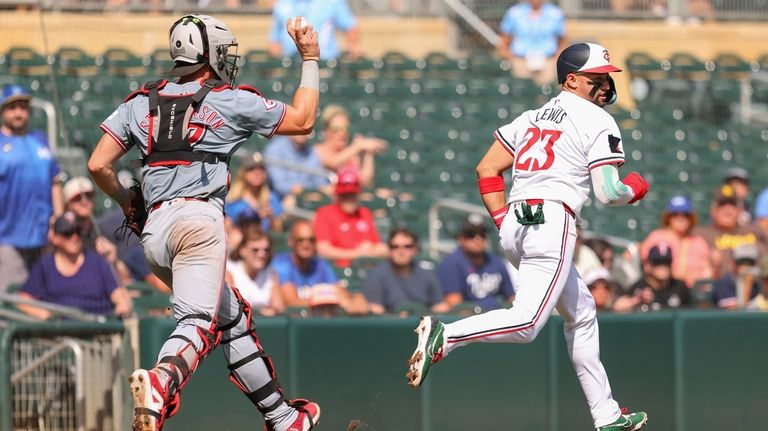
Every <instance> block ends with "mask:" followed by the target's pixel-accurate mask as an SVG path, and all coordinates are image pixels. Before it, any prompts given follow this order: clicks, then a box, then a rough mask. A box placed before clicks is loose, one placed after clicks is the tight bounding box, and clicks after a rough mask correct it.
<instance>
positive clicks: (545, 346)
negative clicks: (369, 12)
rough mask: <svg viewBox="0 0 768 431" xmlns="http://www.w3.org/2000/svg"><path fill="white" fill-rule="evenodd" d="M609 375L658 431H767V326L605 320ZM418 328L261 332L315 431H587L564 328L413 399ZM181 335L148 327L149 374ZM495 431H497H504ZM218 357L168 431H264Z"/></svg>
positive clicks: (373, 321)
mask: <svg viewBox="0 0 768 431" xmlns="http://www.w3.org/2000/svg"><path fill="white" fill-rule="evenodd" d="M599 320H600V330H601V346H602V354H601V356H602V359H603V363H604V365H605V367H606V369H607V371H608V373H609V376H610V378H611V384H612V387H613V391H614V394H615V397H616V398H617V400H618V401H619V402H620V403H621V405H626V406H627V407H629V408H631V409H644V410H647V411H648V412H649V414H650V422H649V423H650V425H649V428H650V429H653V430H659V431H670V430H676V431H693V430H696V431H724V430H728V431H740V430H745V431H746V430H750V431H751V430H758V429H764V423H765V421H764V411H765V406H766V405H767V404H766V403H768V343H766V342H765V334H766V333H768V314H763V313H729V312H722V311H686V312H669V313H652V314H632V315H600V318H599ZM415 324H416V319H415V318H411V319H405V320H400V319H394V318H392V319H390V318H363V319H358V318H355V319H353V318H337V319H291V318H274V319H259V320H258V323H257V326H258V329H259V333H260V337H261V340H262V342H263V344H264V346H265V348H266V349H267V351H268V352H269V353H271V355H272V356H273V358H274V360H275V363H276V366H277V369H278V373H279V377H280V380H281V382H282V384H283V386H284V387H285V388H286V390H287V394H288V395H289V396H294V397H295V396H303V397H308V398H310V399H312V400H314V401H317V402H318V403H319V404H320V405H321V407H322V410H323V415H322V421H321V427H320V429H325V430H346V429H347V426H348V424H349V423H350V421H352V420H355V419H356V420H359V421H361V422H362V426H361V427H359V428H358V430H361V431H362V430H378V431H383V430H392V431H395V430H396V431H437V430H440V431H454V430H455V431H463V430H479V429H509V430H526V431H527V430H548V431H558V430H559V431H577V430H588V429H592V428H591V419H590V417H589V414H588V411H587V407H586V402H585V400H584V397H583V395H582V393H581V390H580V388H579V386H578V382H577V380H576V376H575V373H574V372H573V369H572V367H571V364H570V361H569V359H568V354H567V352H566V349H565V341H564V339H563V335H562V321H561V320H560V319H559V318H553V319H552V320H551V321H550V323H549V324H548V325H547V327H546V328H545V329H544V330H543V331H542V332H541V334H540V335H539V338H538V339H537V340H536V341H535V342H534V343H532V344H529V345H509V344H495V345H494V344H476V345H472V346H469V347H467V348H464V349H461V350H458V351H456V352H454V353H452V354H451V356H450V357H449V358H448V359H447V360H446V361H445V362H442V363H440V364H438V365H437V366H435V368H433V369H432V370H431V372H430V376H429V378H428V380H427V382H426V384H425V386H424V387H423V388H422V389H420V390H418V391H416V390H413V389H411V388H410V387H409V386H408V385H407V384H406V380H405V371H406V359H407V358H408V357H409V356H410V354H411V352H412V349H413V347H414V345H415V339H416V337H415V335H414V333H413V332H412V330H413V328H414V327H415ZM172 327H173V322H172V321H170V320H164V319H149V320H144V321H142V322H141V340H142V345H141V363H142V366H151V364H152V362H153V361H154V357H153V355H154V354H155V353H156V352H157V351H158V349H159V346H160V344H161V343H162V341H163V340H164V338H165V337H166V336H167V335H168V333H169V332H170V331H171V330H172ZM499 426H501V428H499ZM260 427H261V420H260V416H259V414H258V412H256V410H255V409H254V408H253V407H252V406H251V405H250V403H249V402H248V401H247V400H246V398H245V397H244V396H243V395H242V394H241V393H240V392H239V391H238V390H237V389H236V388H235V386H234V385H232V384H231V383H229V382H228V380H227V370H226V365H225V363H224V360H223V356H222V354H221V353H219V352H216V353H214V354H213V355H212V356H211V357H210V358H208V359H207V361H206V362H204V363H203V364H202V365H201V367H200V369H199V370H198V373H197V374H196V376H195V378H193V379H192V381H191V382H190V383H189V385H188V386H187V387H186V389H185V392H184V395H183V397H182V409H181V412H180V413H179V414H178V415H177V416H176V417H174V418H173V419H171V420H170V421H169V422H168V423H167V427H166V429H167V431H181V430H187V431H196V430H201V431H202V430H212V429H215V430H217V431H219V430H221V431H226V430H232V431H235V430H237V431H240V430H245V429H261V428H260Z"/></svg>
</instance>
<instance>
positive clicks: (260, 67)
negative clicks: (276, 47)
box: [240, 49, 294, 78]
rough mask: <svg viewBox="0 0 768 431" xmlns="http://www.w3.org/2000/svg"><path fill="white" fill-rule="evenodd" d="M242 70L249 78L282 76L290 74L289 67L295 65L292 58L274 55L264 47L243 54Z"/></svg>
mask: <svg viewBox="0 0 768 431" xmlns="http://www.w3.org/2000/svg"><path fill="white" fill-rule="evenodd" d="M242 61H243V64H242V66H241V68H240V72H241V73H242V74H243V75H244V77H245V76H247V77H249V78H253V77H260V78H280V77H284V76H286V75H288V68H289V67H291V66H292V65H293V63H294V62H293V60H292V59H291V58H288V57H286V58H276V57H272V56H271V55H269V53H267V51H266V50H263V49H254V50H250V51H248V52H247V53H246V54H245V55H244V56H243V60H242Z"/></svg>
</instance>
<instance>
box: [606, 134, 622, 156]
mask: <svg viewBox="0 0 768 431" xmlns="http://www.w3.org/2000/svg"><path fill="white" fill-rule="evenodd" d="M620 143H621V138H617V137H615V136H613V135H608V147H609V148H610V149H611V152H612V153H619V154H621V147H620V146H619V144H620Z"/></svg>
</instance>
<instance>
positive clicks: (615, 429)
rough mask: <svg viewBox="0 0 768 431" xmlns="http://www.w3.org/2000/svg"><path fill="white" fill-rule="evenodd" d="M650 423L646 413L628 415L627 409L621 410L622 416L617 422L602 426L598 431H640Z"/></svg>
mask: <svg viewBox="0 0 768 431" xmlns="http://www.w3.org/2000/svg"><path fill="white" fill-rule="evenodd" d="M646 423H648V414H647V413H645V412H637V413H627V409H621V416H619V418H618V419H616V422H614V423H612V424H608V425H604V426H601V427H600V428H598V429H597V431H638V430H641V429H643V427H644V426H645V424H646Z"/></svg>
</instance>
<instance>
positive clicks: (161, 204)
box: [151, 198, 208, 211]
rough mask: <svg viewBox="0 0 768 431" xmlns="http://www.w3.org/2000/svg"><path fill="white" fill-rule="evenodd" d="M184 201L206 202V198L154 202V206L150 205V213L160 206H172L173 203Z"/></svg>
mask: <svg viewBox="0 0 768 431" xmlns="http://www.w3.org/2000/svg"><path fill="white" fill-rule="evenodd" d="M184 201H200V202H208V198H174V199H168V200H166V201H160V202H155V203H154V204H152V209H151V211H154V210H156V209H158V208H160V207H161V206H163V204H167V205H173V204H175V203H178V202H184Z"/></svg>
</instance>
